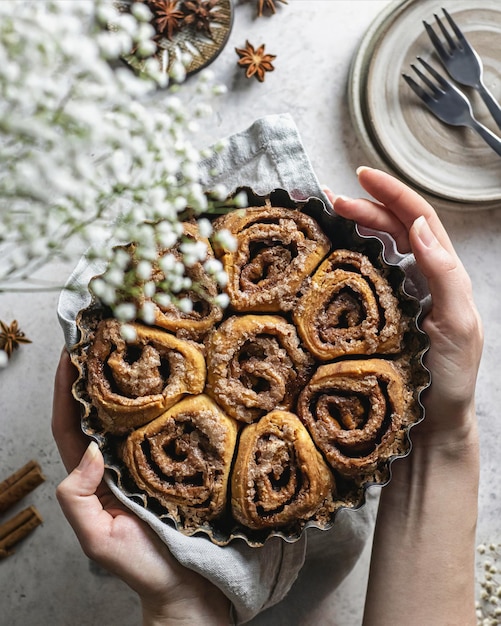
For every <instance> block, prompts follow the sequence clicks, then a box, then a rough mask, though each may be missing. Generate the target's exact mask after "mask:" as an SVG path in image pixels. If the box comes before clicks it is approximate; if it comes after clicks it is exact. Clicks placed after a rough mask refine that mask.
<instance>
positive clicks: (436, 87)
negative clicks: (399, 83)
mask: <svg viewBox="0 0 501 626" xmlns="http://www.w3.org/2000/svg"><path fill="white" fill-rule="evenodd" d="M418 61H419V62H420V63H421V65H422V66H423V67H424V68H425V69H426V70H427V72H428V73H429V74H430V76H432V77H433V78H434V79H435V81H436V82H433V81H432V80H431V79H430V78H429V77H428V76H427V75H426V74H424V73H423V72H422V71H421V70H420V69H419V68H418V67H416V66H415V65H414V64H412V65H411V67H412V69H413V70H414V71H415V72H416V74H417V76H418V77H419V78H420V79H421V81H422V82H423V83H424V84H425V85H426V86H427V87H428V89H429V91H427V90H426V89H423V87H422V86H421V85H419V84H418V83H417V82H416V81H415V80H414V79H413V78H411V77H410V76H408V75H407V74H403V75H402V76H403V77H404V79H405V81H406V82H407V84H408V85H409V86H410V87H411V89H412V90H413V91H414V93H416V95H417V96H418V97H419V98H420V99H421V100H422V101H423V103H424V104H425V105H426V106H427V107H428V109H429V110H430V111H431V112H432V113H433V114H434V115H435V116H436V117H438V119H440V120H441V121H442V122H445V123H446V124H451V125H452V126H467V127H469V128H472V129H473V130H475V131H476V132H477V133H478V134H479V135H480V136H481V137H482V139H484V141H486V142H487V143H488V144H489V146H490V147H491V148H492V149H493V150H495V151H496V152H497V153H498V154H499V155H500V156H501V139H499V138H498V137H496V135H495V134H494V133H492V132H491V131H490V130H489V129H488V128H486V127H485V126H484V125H483V124H481V123H480V122H479V121H478V120H477V119H475V117H474V116H473V112H472V110H471V105H470V102H469V100H468V98H467V97H466V96H465V95H464V94H463V93H462V92H461V91H460V90H459V89H458V88H457V87H455V86H454V85H452V84H451V83H450V82H449V81H447V80H445V78H443V76H441V75H440V74H439V73H438V72H437V71H436V70H435V69H434V68H433V67H432V66H431V65H430V64H429V63H427V62H426V61H425V60H424V59H421V58H420V57H418Z"/></svg>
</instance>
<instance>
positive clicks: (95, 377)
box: [86, 319, 206, 434]
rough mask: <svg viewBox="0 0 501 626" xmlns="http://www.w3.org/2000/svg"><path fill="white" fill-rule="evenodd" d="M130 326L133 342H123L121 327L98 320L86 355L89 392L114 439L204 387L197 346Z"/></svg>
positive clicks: (203, 371)
mask: <svg viewBox="0 0 501 626" xmlns="http://www.w3.org/2000/svg"><path fill="white" fill-rule="evenodd" d="M131 326H132V327H133V328H134V330H135V332H136V338H135V339H134V340H132V341H130V340H129V341H125V339H123V337H122V334H121V332H120V322H118V321H117V320H115V319H104V320H101V321H100V322H99V323H98V325H97V329H96V332H95V335H94V337H93V340H92V341H91V344H90V346H89V349H88V352H87V356H86V363H87V365H86V367H87V393H88V395H89V396H90V398H91V401H92V404H93V405H94V406H95V407H96V409H97V415H98V418H99V421H100V422H101V423H102V425H103V426H104V428H105V429H106V430H107V431H108V432H110V433H113V434H120V433H126V432H128V431H130V430H131V429H132V428H136V427H137V426H141V425H142V424H145V423H146V422H148V421H150V420H152V419H153V418H155V417H157V416H158V415H160V413H162V412H163V411H165V410H166V409H168V408H169V407H171V406H172V405H173V404H175V403H176V402H177V401H178V400H180V399H181V398H182V397H183V395H185V394H198V393H201V392H202V391H203V388H204V385H205V377H206V365H205V359H204V356H203V354H202V351H201V349H199V348H198V347H197V346H196V344H194V343H193V342H190V341H185V340H182V339H178V338H177V337H175V336H174V335H171V334H169V333H167V332H165V331H162V330H159V329H157V328H152V327H148V326H143V325H141V324H138V323H133V324H131Z"/></svg>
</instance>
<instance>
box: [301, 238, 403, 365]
mask: <svg viewBox="0 0 501 626" xmlns="http://www.w3.org/2000/svg"><path fill="white" fill-rule="evenodd" d="M293 318H294V323H295V324H296V327H297V329H298V332H299V335H300V336H301V339H302V340H303V342H304V344H305V345H306V347H307V348H308V350H309V351H310V352H311V353H312V354H313V355H314V356H316V357H317V358H318V359H320V360H323V361H330V360H334V359H336V358H337V357H340V356H345V355H352V354H365V355H372V354H376V353H378V354H392V353H396V352H398V351H399V350H400V349H401V346H402V341H403V335H404V330H405V326H406V325H405V320H404V318H403V316H402V313H401V310H400V307H399V303H398V299H397V297H396V296H395V295H394V293H393V289H392V287H391V285H390V284H389V282H388V281H387V279H386V278H385V276H384V275H383V273H382V272H381V271H380V270H378V269H377V268H375V267H374V265H373V264H372V263H371V261H370V260H369V259H368V257H366V256H365V255H363V254H361V253H360V252H355V251H351V250H343V249H340V250H335V251H334V252H332V254H331V255H330V256H329V257H328V258H327V259H326V260H325V261H324V262H323V263H322V264H321V265H320V267H319V268H318V269H317V271H316V272H315V274H314V275H313V277H312V281H311V284H310V285H309V288H308V289H307V290H306V292H305V293H304V295H303V296H302V297H301V299H300V301H299V303H298V306H297V307H296V308H295V309H294V311H293Z"/></svg>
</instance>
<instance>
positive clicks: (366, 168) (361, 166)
mask: <svg viewBox="0 0 501 626" xmlns="http://www.w3.org/2000/svg"><path fill="white" fill-rule="evenodd" d="M371 169H373V168H372V167H369V166H368V165H360V166H359V167H357V169H356V170H355V171H356V174H357V176H360V174H361V173H362V172H364V171H365V170H371Z"/></svg>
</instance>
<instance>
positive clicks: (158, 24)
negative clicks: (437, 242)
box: [146, 0, 184, 39]
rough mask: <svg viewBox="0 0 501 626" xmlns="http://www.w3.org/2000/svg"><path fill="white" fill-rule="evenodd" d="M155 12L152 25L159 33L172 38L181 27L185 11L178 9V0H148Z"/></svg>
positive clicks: (152, 10) (147, 2)
mask: <svg viewBox="0 0 501 626" xmlns="http://www.w3.org/2000/svg"><path fill="white" fill-rule="evenodd" d="M146 4H147V5H148V6H149V8H150V9H151V12H152V13H153V20H152V25H153V27H154V29H155V30H156V32H157V33H158V35H162V36H164V37H167V39H172V36H173V35H174V33H176V32H177V31H178V30H180V28H181V20H182V19H183V18H184V13H183V12H182V11H180V10H179V9H178V0H146Z"/></svg>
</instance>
